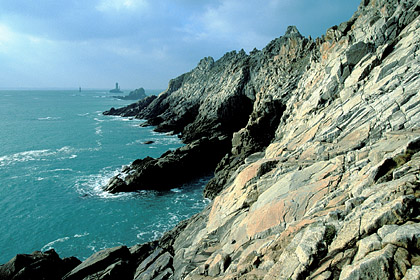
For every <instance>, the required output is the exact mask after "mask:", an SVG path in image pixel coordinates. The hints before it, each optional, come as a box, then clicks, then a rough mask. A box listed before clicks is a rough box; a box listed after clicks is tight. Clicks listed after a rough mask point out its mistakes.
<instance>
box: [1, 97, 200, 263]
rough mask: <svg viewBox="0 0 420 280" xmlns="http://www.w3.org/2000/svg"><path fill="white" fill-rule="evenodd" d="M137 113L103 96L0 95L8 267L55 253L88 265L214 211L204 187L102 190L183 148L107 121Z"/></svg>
mask: <svg viewBox="0 0 420 280" xmlns="http://www.w3.org/2000/svg"><path fill="white" fill-rule="evenodd" d="M146 92H147V91H146ZM129 103H130V101H123V100H116V99H113V98H111V94H109V93H107V92H106V91H100V90H90V91H82V92H81V93H79V92H78V91H23V90H19V91H17V90H16V91H7V90H2V91H0V213H1V221H0V264H1V263H5V262H7V261H8V260H9V259H11V258H12V257H14V256H15V255H16V254H18V253H31V252H33V251H35V250H48V249H50V248H54V249H55V250H56V251H57V252H58V253H59V255H60V256H61V257H69V256H76V257H78V258H79V259H81V260H83V259H86V258H87V257H88V256H90V255H91V254H92V253H94V252H96V251H99V250H101V249H104V248H109V247H113V246H117V245H121V244H125V245H128V246H132V245H134V244H136V243H142V242H146V241H150V240H152V239H155V238H158V237H159V236H160V235H161V234H162V233H163V232H164V231H166V230H168V229H170V228H172V227H173V226H174V225H176V224H177V223H178V222H179V221H181V220H183V219H185V218H187V217H189V216H191V215H192V214H194V213H197V212H199V211H200V210H201V209H202V208H203V207H204V206H205V205H206V204H207V201H206V200H204V199H203V198H202V188H203V185H204V184H205V180H202V181H197V182H195V183H194V184H190V185H187V186H184V187H182V188H176V189H172V190H171V191H168V192H165V193H158V192H153V191H147V192H146V191H144V192H138V193H128V194H119V195H110V194H108V193H105V192H103V191H102V190H101V186H103V185H104V184H105V183H106V182H107V181H108V179H109V178H110V177H112V176H113V175H114V174H116V172H117V171H118V170H119V169H120V168H121V167H122V166H123V165H127V164H129V163H130V162H132V161H133V160H135V159H137V158H143V157H145V156H152V157H158V156H159V155H161V154H162V153H163V152H165V151H167V150H168V149H175V148H177V147H180V146H181V145H182V144H181V142H180V141H179V139H178V138H177V137H176V136H169V135H165V134H158V133H155V132H153V131H152V128H150V127H148V128H143V127H140V126H139V124H140V123H141V121H140V120H135V119H128V118H121V117H113V116H103V115H102V112H103V111H105V110H108V109H109V108H111V107H121V106H124V105H126V104H129ZM146 140H153V141H155V143H154V144H151V145H144V144H142V143H143V142H144V141H146ZM162 175H163V176H164V174H162Z"/></svg>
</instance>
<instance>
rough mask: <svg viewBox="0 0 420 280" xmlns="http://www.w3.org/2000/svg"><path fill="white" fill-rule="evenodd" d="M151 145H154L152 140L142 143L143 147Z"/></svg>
mask: <svg viewBox="0 0 420 280" xmlns="http://www.w3.org/2000/svg"><path fill="white" fill-rule="evenodd" d="M153 143H155V141H152V140H148V141H144V142H143V144H145V145H150V144H153Z"/></svg>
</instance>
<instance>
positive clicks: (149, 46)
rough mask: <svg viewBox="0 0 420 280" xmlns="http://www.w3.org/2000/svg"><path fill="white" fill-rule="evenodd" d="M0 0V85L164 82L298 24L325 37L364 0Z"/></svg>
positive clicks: (305, 32)
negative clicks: (206, 60)
mask: <svg viewBox="0 0 420 280" xmlns="http://www.w3.org/2000/svg"><path fill="white" fill-rule="evenodd" d="M0 1H1V3H0V61H2V63H3V65H6V66H5V67H3V69H2V70H0V85H4V84H7V83H9V84H10V83H12V82H13V81H16V82H15V84H21V83H22V84H27V85H29V86H30V85H31V84H32V85H33V84H34V83H45V85H47V84H49V83H50V84H51V86H60V85H62V86H68V85H71V84H75V83H79V81H81V82H80V83H82V84H81V85H82V86H84V87H86V85H87V86H92V87H99V86H101V85H102V86H106V85H107V83H108V82H109V81H112V82H115V80H116V79H117V78H118V81H119V82H120V83H121V84H122V85H129V86H130V87H140V86H143V87H161V88H162V87H165V86H166V84H167V82H168V81H169V79H171V78H174V77H176V76H178V75H180V74H182V73H184V72H187V71H189V70H191V69H192V68H193V67H195V66H196V64H197V62H198V61H199V60H200V59H201V58H202V57H205V56H213V57H214V58H215V59H218V58H219V57H220V56H222V55H223V54H224V53H226V52H228V51H231V50H239V49H241V48H244V49H245V50H246V51H250V50H252V49H253V48H254V47H257V48H258V49H261V48H263V47H264V46H265V45H266V44H267V43H268V42H269V41H271V40H272V39H274V38H276V37H279V36H280V35H283V34H284V32H285V30H286V28H287V26H288V25H297V27H298V29H299V30H300V31H301V33H302V34H303V35H305V36H308V35H312V36H313V37H316V36H320V35H322V34H323V33H324V32H325V30H326V29H327V28H328V27H330V26H332V25H334V24H339V23H340V21H343V20H346V19H348V18H350V16H351V14H352V13H353V12H354V11H355V10H356V7H357V4H358V2H359V1H360V0H346V1H337V0H293V1H292V0H267V1H263V2H261V1H257V0H249V1H243V0H242V1H240V0H217V1H215V0H200V1H197V0H171V1H167V0H87V1H82V0H66V1H64V0H63V1H60V0H56V1H52V0H37V1H32V0H31V1H28V0H0ZM4 69H13V71H6V70H4ZM12 72H13V73H18V74H16V75H14V76H13V75H12V74H11V73H12ZM6 76H7V79H6V78H5V77H6ZM85 84H86V85H85Z"/></svg>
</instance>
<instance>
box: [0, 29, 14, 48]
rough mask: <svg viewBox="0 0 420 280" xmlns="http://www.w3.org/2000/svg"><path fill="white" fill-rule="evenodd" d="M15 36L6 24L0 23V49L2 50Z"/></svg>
mask: <svg viewBox="0 0 420 280" xmlns="http://www.w3.org/2000/svg"><path fill="white" fill-rule="evenodd" d="M15 37H16V36H15V34H14V33H13V32H12V31H11V30H10V29H9V28H8V27H7V26H6V25H2V24H0V51H3V52H4V51H5V50H6V48H7V47H8V45H9V44H10V43H11V42H12V41H13V40H14V38H15Z"/></svg>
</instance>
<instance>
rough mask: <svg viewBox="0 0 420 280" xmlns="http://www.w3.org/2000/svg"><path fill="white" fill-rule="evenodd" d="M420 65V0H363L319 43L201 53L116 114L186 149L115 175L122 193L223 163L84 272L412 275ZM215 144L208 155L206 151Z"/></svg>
mask: <svg viewBox="0 0 420 280" xmlns="http://www.w3.org/2000/svg"><path fill="white" fill-rule="evenodd" d="M419 73H420V2H419V1H410V0H376V1H373V0H371V1H369V0H364V1H362V2H361V4H360V6H359V8H358V10H357V11H356V13H355V14H354V16H353V17H352V18H351V19H350V20H349V21H348V22H344V23H342V24H340V25H338V26H334V27H332V28H330V29H329V30H328V31H327V33H326V35H325V36H323V37H322V38H318V39H316V40H312V39H311V38H304V37H302V36H301V35H300V34H299V32H298V31H297V29H296V28H295V27H290V28H289V29H288V30H287V32H286V34H285V35H284V36H282V37H280V38H278V39H275V40H273V41H272V42H271V43H270V44H268V45H267V47H266V48H264V49H263V50H261V51H258V50H254V51H252V52H251V53H250V54H249V55H246V54H245V53H244V52H239V53H236V52H232V53H228V54H226V55H225V56H224V57H222V58H221V59H220V60H218V61H213V59H211V58H206V59H203V60H202V61H201V62H200V63H199V65H198V66H197V68H195V69H194V70H192V71H191V72H189V73H186V74H184V75H182V76H180V77H178V78H176V79H174V80H172V81H171V82H170V84H169V88H168V89H167V90H166V91H165V92H163V93H162V94H160V95H159V96H158V97H156V98H155V99H154V100H153V101H151V102H150V104H149V105H145V106H139V105H138V104H137V105H131V106H132V107H127V108H125V109H119V110H118V113H117V114H128V112H130V113H129V114H131V116H137V117H139V118H143V119H147V124H150V125H155V126H156V127H157V129H158V130H159V131H173V132H175V133H180V136H181V137H182V139H183V140H184V142H185V143H186V146H185V147H183V148H181V149H179V150H178V151H173V152H168V153H165V154H164V155H163V156H162V157H161V158H159V159H149V158H147V159H143V160H138V161H136V162H134V163H133V164H132V166H131V167H129V168H128V170H127V172H125V175H124V174H123V175H121V176H119V177H116V178H119V180H121V181H118V180H117V179H115V178H114V179H115V180H116V181H118V182H119V183H121V190H132V189H135V188H136V186H138V185H141V184H143V183H144V182H143V180H142V178H148V177H147V176H151V175H147V174H149V173H148V172H149V171H148V170H149V168H150V170H153V169H155V168H157V166H158V167H162V166H165V165H167V168H166V167H165V168H162V169H160V170H159V171H157V172H160V173H165V172H167V171H168V170H170V169H171V168H173V167H171V166H173V164H175V162H182V161H183V160H185V161H186V162H190V163H193V162H199V163H200V164H202V162H203V158H205V159H209V158H212V160H214V161H213V162H212V163H211V164H209V165H208V166H206V168H209V167H211V166H212V165H214V166H215V163H217V162H218V160H217V158H218V157H220V158H221V160H220V161H219V162H218V163H217V167H216V172H215V176H214V178H213V179H212V180H211V181H210V182H209V184H208V185H207V186H206V189H205V194H206V195H207V196H208V197H210V198H212V199H213V200H212V202H211V203H210V204H209V205H208V206H207V207H206V208H205V209H204V210H203V211H202V212H200V213H199V214H197V215H195V216H193V217H192V218H190V219H188V220H186V221H183V222H181V223H180V224H179V225H178V226H177V227H176V228H174V229H173V230H172V231H170V232H168V233H166V234H165V235H164V236H163V237H162V238H161V239H160V240H157V241H154V242H151V243H148V244H143V245H136V246H134V247H133V248H130V249H129V250H128V251H129V254H128V253H127V252H126V253H124V254H123V255H124V256H125V257H111V258H108V259H107V262H106V264H104V265H101V266H100V267H99V266H98V267H96V268H95V269H92V270H91V271H89V275H97V276H98V277H97V278H100V279H117V277H114V276H111V274H106V273H105V271H112V268H113V267H121V266H123V267H124V269H121V270H123V271H124V273H126V274H123V273H122V272H120V273H118V274H119V275H124V277H127V279H264V280H270V279H285V280H286V279H419V271H420V212H419V209H420V93H419V89H420V76H419ZM114 111H116V110H114ZM203 141H204V142H203ZM205 141H207V144H206V142H205ZM219 141H220V142H219ZM216 142H218V143H222V142H223V143H222V144H221V145H220V146H218V149H219V150H218V155H217V156H214V157H212V153H211V152H208V151H206V148H205V147H206V146H207V145H217V144H215V143H216ZM194 147H196V148H194ZM208 147H209V146H208ZM189 149H191V154H192V155H193V156H191V158H192V159H191V158H190V155H189V154H190V153H189V152H188V151H189ZM219 152H220V153H219ZM183 153H184V154H183ZM205 153H207V154H205ZM203 154H204V155H205V157H202V156H201V157H200V155H203ZM175 155H178V158H176V156H175ZM166 158H167V159H166ZM170 158H173V159H174V160H173V162H171V161H170ZM187 159H188V160H187ZM189 159H191V160H189ZM159 161H163V162H162V163H159ZM135 166H139V168H136V167H135ZM145 166H150V167H145ZM198 168H199V169H200V167H198ZM136 172H137V173H139V174H140V173H142V172H143V173H144V175H135V176H134V175H133V176H130V174H134V173H136ZM150 172H151V171H150ZM179 172H182V171H179ZM194 172H198V170H195V171H194ZM143 173H142V174H143ZM178 174H180V173H178ZM183 174H184V173H182V175H183ZM178 177H179V176H178ZM127 182H134V184H133V185H132V186H133V187H134V188H131V185H130V184H127ZM146 182H147V181H146ZM117 189H118V188H117ZM117 191H118V190H117ZM109 250H111V249H109ZM122 250H124V251H127V250H125V249H122ZM94 259H98V261H100V259H101V258H97V257H95V258H94ZM87 261H88V260H86V261H85V262H84V263H82V264H80V265H79V269H78V268H77V267H76V268H74V269H73V270H72V271H79V270H80V271H81V270H83V269H81V268H83V267H84V266H90V264H89V263H92V260H91V261H89V263H86V262H87ZM93 270H95V271H97V272H93ZM115 271H118V270H115ZM95 273H99V274H95ZM105 275H107V276H105ZM108 275H109V276H108ZM112 275H115V274H112ZM80 277H81V276H80ZM83 277H85V276H83ZM86 277H91V276H86ZM92 277H93V276H92ZM101 277H102V278H101ZM106 277H108V278H106ZM112 277H114V278H112ZM121 277H122V276H121ZM75 279H76V278H75ZM88 279H90V278H88ZM92 279H93V278H92ZM118 279H119V278H118ZM121 279H124V278H121Z"/></svg>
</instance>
